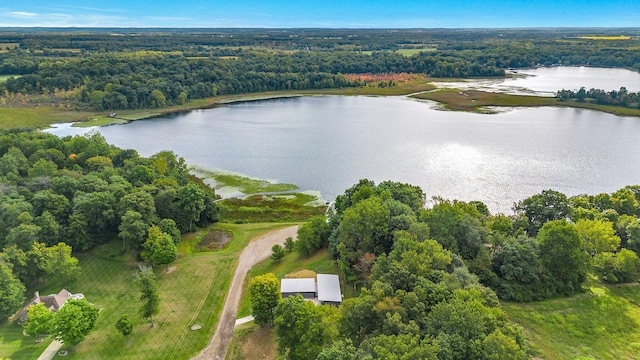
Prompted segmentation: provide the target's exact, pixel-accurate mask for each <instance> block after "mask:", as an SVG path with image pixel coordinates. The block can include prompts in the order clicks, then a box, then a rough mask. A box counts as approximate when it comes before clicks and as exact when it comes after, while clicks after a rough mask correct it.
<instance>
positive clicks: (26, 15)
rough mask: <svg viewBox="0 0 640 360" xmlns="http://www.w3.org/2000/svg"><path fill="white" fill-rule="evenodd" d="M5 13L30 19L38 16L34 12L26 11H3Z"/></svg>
mask: <svg viewBox="0 0 640 360" xmlns="http://www.w3.org/2000/svg"><path fill="white" fill-rule="evenodd" d="M5 15H6V16H11V17H18V18H26V19H31V18H35V17H38V16H39V15H38V14H36V13H32V12H27V11H12V12H9V13H5Z"/></svg>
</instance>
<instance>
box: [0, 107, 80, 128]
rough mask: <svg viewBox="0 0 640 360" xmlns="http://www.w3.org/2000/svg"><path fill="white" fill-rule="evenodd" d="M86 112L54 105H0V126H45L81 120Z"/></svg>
mask: <svg viewBox="0 0 640 360" xmlns="http://www.w3.org/2000/svg"><path fill="white" fill-rule="evenodd" d="M88 116H90V113H88V112H81V111H70V110H60V109H58V108H54V107H36V108H27V107H24V108H5V107H0V128H3V129H10V128H17V127H39V128H41V127H47V125H50V124H54V123H63V122H72V121H81V120H84V119H86V118H87V117H88Z"/></svg>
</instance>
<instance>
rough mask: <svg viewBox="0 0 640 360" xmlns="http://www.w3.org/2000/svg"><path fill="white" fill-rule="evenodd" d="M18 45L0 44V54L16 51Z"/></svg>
mask: <svg viewBox="0 0 640 360" xmlns="http://www.w3.org/2000/svg"><path fill="white" fill-rule="evenodd" d="M19 47H20V43H0V52H2V51H8V50H13V49H17V48H19Z"/></svg>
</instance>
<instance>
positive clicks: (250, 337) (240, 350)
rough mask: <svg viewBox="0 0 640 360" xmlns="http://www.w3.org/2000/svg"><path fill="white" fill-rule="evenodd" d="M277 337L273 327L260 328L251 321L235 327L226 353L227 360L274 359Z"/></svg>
mask: <svg viewBox="0 0 640 360" xmlns="http://www.w3.org/2000/svg"><path fill="white" fill-rule="evenodd" d="M277 343H278V342H277V339H276V335H275V332H274V331H273V328H271V327H268V326H267V327H264V328H261V327H259V326H257V325H255V324H253V323H248V324H243V325H240V326H238V327H237V328H236V330H235V331H234V334H233V340H232V343H231V346H230V347H229V352H228V353H227V360H241V359H251V360H253V359H275V358H276V357H277Z"/></svg>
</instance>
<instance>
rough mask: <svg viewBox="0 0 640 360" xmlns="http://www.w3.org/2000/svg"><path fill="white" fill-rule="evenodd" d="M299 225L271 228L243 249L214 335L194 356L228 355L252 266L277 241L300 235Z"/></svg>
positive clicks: (216, 359) (198, 359) (201, 358)
mask: <svg viewBox="0 0 640 360" xmlns="http://www.w3.org/2000/svg"><path fill="white" fill-rule="evenodd" d="M297 231H298V226H291V227H287V228H284V229H280V230H275V231H270V232H268V233H266V234H262V235H260V236H258V237H257V238H255V239H253V240H252V241H251V242H250V243H249V245H247V247H246V248H244V250H242V252H241V253H240V259H238V267H237V268H236V272H235V273H234V274H233V280H231V286H229V292H228V293H227V298H226V300H225V302H224V307H223V308H222V314H221V316H220V321H219V322H218V327H217V328H216V332H215V334H214V335H213V339H211V342H210V343H209V345H208V346H207V347H206V348H205V349H204V350H202V352H201V353H200V354H199V355H198V356H196V357H194V358H193V359H194V360H205V359H213V360H223V359H224V358H225V356H226V355H227V348H228V347H229V343H230V342H231V337H232V336H233V328H234V326H235V323H236V317H237V316H238V305H239V304H240V297H241V296H242V286H243V284H244V278H245V277H246V275H247V272H248V271H249V269H251V267H253V266H254V265H255V264H257V263H259V262H260V261H262V260H264V259H266V258H268V257H269V256H271V247H273V245H275V244H281V245H282V244H284V240H285V239H286V238H287V237H289V236H291V237H292V238H294V239H295V238H296V236H297Z"/></svg>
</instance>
